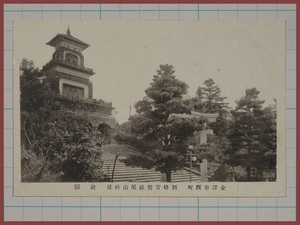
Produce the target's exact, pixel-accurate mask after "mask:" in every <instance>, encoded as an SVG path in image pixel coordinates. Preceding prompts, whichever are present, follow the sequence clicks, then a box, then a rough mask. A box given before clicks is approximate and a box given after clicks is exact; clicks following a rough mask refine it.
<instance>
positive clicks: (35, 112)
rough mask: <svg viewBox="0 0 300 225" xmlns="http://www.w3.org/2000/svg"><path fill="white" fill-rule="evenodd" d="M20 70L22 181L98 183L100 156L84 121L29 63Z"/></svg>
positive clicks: (84, 118)
mask: <svg viewBox="0 0 300 225" xmlns="http://www.w3.org/2000/svg"><path fill="white" fill-rule="evenodd" d="M20 70H21V76H20V89H21V102H20V104H21V173H22V181H23V182H37V181H44V182H50V181H51V182H54V181H73V182H75V181H101V179H102V173H101V164H102V161H101V154H102V153H101V151H100V149H98V148H97V147H96V146H95V144H94V143H93V140H92V126H91V124H90V122H89V121H88V119H87V117H85V116H83V115H78V114H76V113H75V112H73V111H72V110H70V109H66V108H65V107H64V106H63V104H61V103H60V100H59V98H58V96H57V91H56V90H55V89H53V86H52V85H53V84H54V83H55V79H53V78H52V77H47V76H45V75H44V74H42V73H41V72H40V71H39V70H38V69H37V68H34V64H33V62H32V61H28V60H26V59H24V60H23V61H22V63H21V67H20Z"/></svg>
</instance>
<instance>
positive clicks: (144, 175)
mask: <svg viewBox="0 0 300 225" xmlns="http://www.w3.org/2000/svg"><path fill="white" fill-rule="evenodd" d="M109 148H113V151H114V152H116V151H118V152H120V151H123V152H124V153H126V151H127V150H128V151H130V152H132V151H133V150H132V149H129V148H128V147H126V146H119V145H106V146H105V148H103V149H102V150H103V155H102V161H103V166H102V170H103V171H104V173H106V174H108V175H109V176H111V173H112V170H113V164H114V159H115V155H114V154H112V153H110V152H109ZM121 158H125V157H124V156H120V157H119V158H118V160H117V162H116V166H115V172H114V182H130V181H134V182H160V181H161V173H160V172H159V171H155V169H154V168H151V169H144V168H141V167H131V166H126V165H125V164H124V163H122V162H120V161H119V159H121ZM107 167H109V171H108V168H107ZM171 177H172V182H189V181H190V172H189V171H187V170H184V169H183V170H178V171H176V172H172V175H171ZM192 181H196V182H200V181H201V178H200V175H197V174H192Z"/></svg>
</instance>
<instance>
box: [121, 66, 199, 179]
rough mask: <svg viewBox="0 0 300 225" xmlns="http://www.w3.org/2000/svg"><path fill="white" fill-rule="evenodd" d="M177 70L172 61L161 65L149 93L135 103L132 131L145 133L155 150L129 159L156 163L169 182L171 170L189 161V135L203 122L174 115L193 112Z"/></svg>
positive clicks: (134, 163)
mask: <svg viewBox="0 0 300 225" xmlns="http://www.w3.org/2000/svg"><path fill="white" fill-rule="evenodd" d="M174 73H175V70H174V68H173V66H172V65H168V64H166V65H160V68H159V70H157V74H156V75H154V77H153V81H152V82H151V83H150V87H149V88H147V89H146V90H145V93H146V95H147V96H146V97H145V98H144V100H142V101H139V102H137V103H136V104H135V108H136V112H137V113H138V115H136V116H133V117H131V119H132V125H133V128H132V131H133V132H135V133H136V135H138V136H140V137H143V140H144V141H145V142H146V143H148V144H149V145H150V146H151V148H152V151H151V152H149V154H148V155H145V157H134V160H133V159H132V158H131V159H128V160H127V162H126V161H125V163H127V164H131V165H137V166H141V165H143V164H144V165H147V167H149V165H150V166H154V167H155V168H156V169H157V170H159V171H160V172H162V173H165V174H166V177H167V181H168V182H170V181H171V172H172V171H176V170H177V169H179V168H181V167H182V166H183V165H184V164H185V161H186V156H185V154H186V152H187V146H186V144H185V143H186V140H187V138H188V137H189V136H191V135H192V134H193V132H194V131H195V130H197V129H200V128H201V127H202V125H203V123H202V121H196V119H194V120H191V119H179V118H173V119H170V115H171V114H182V113H187V114H189V113H190V111H191V109H190V107H189V106H188V105H186V104H185V103H184V101H183V99H182V96H183V95H184V94H186V93H187V89H188V85H187V84H186V83H184V82H183V81H180V80H178V79H176V77H175V75H174ZM149 161H150V162H152V164H151V163H150V162H149ZM141 162H144V163H141Z"/></svg>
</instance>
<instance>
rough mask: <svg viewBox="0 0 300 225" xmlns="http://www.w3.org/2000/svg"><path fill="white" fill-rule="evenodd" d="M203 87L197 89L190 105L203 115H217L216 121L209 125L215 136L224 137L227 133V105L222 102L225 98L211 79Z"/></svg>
mask: <svg viewBox="0 0 300 225" xmlns="http://www.w3.org/2000/svg"><path fill="white" fill-rule="evenodd" d="M203 85H204V86H202V87H198V89H197V92H196V97H194V98H192V99H191V100H189V101H190V104H191V105H193V109H194V110H196V111H199V112H204V113H218V114H219V116H218V118H217V121H216V122H215V123H213V124H210V125H211V128H212V129H213V130H214V132H215V135H217V136H221V137H225V136H226V135H227V131H228V126H229V124H228V116H229V112H228V109H229V108H228V103H226V102H224V101H225V99H226V98H227V97H223V96H221V90H220V88H219V86H218V85H217V84H215V82H214V81H213V80H212V79H208V80H205V81H204V83H203Z"/></svg>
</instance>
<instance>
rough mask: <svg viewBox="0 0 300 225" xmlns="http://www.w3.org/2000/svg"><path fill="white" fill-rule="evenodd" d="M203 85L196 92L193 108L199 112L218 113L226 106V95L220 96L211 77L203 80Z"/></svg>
mask: <svg viewBox="0 0 300 225" xmlns="http://www.w3.org/2000/svg"><path fill="white" fill-rule="evenodd" d="M203 84H204V87H199V88H198V89H197V92H196V99H195V100H196V103H195V105H194V108H195V109H196V110H199V111H201V112H206V113H218V112H220V111H221V110H224V109H226V108H227V105H228V103H225V102H224V100H225V99H226V98H227V97H222V96H221V90H220V88H219V86H218V85H216V84H215V82H214V81H213V80H212V79H208V80H205V81H204V83H203Z"/></svg>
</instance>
